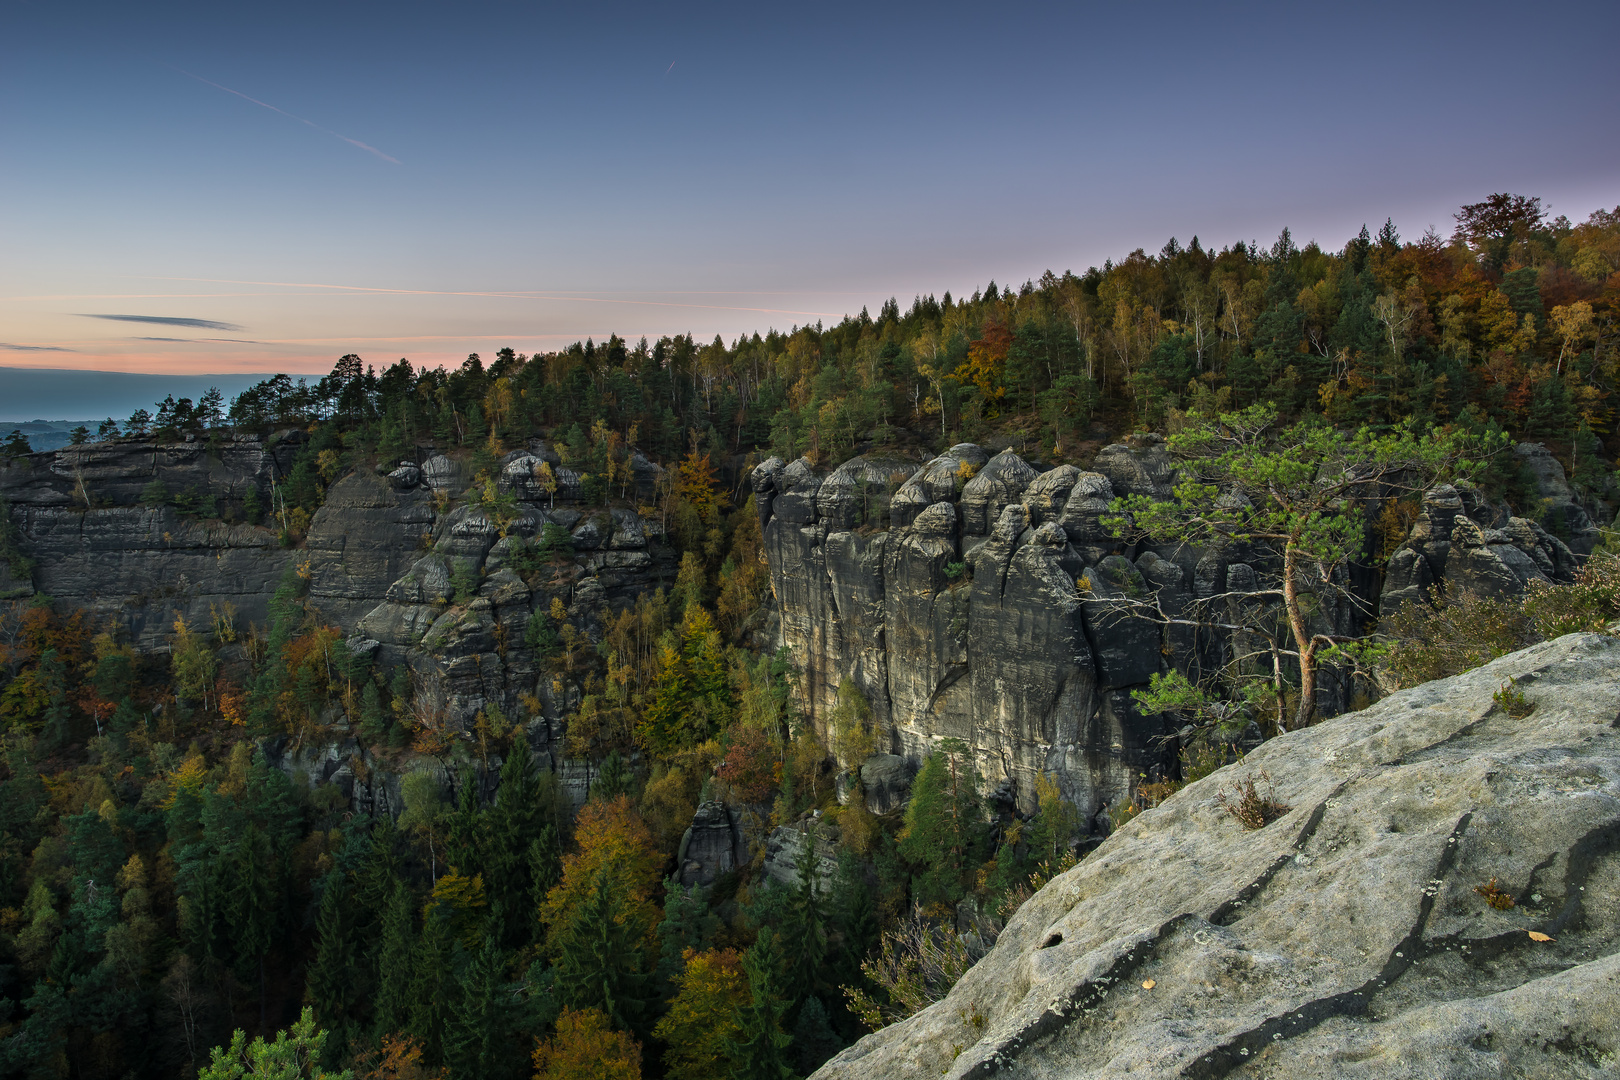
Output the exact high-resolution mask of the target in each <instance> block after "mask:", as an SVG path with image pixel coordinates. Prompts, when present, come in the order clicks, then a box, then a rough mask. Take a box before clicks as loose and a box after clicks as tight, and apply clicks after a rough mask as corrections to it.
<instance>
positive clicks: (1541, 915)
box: [815, 635, 1620, 1080]
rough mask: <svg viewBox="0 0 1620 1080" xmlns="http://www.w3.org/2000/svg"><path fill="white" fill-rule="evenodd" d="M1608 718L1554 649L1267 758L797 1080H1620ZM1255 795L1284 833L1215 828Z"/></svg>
mask: <svg viewBox="0 0 1620 1080" xmlns="http://www.w3.org/2000/svg"><path fill="white" fill-rule="evenodd" d="M1510 680H1513V681H1516V684H1517V687H1518V689H1519V691H1520V692H1522V694H1523V695H1524V697H1525V699H1526V700H1527V703H1528V705H1529V706H1531V707H1532V709H1533V711H1531V712H1530V713H1529V715H1528V716H1525V715H1523V712H1522V709H1520V708H1517V707H1515V708H1514V709H1513V713H1518V714H1519V715H1517V716H1515V715H1513V714H1512V713H1510V712H1508V711H1504V708H1503V706H1502V704H1501V703H1500V694H1499V691H1500V689H1501V687H1502V686H1504V685H1505V684H1508V683H1509V682H1510ZM1617 716H1620V641H1616V640H1615V639H1614V638H1611V637H1607V636H1599V635H1570V636H1568V637H1564V638H1560V639H1558V640H1556V641H1551V642H1546V643H1543V644H1541V645H1537V646H1534V647H1532V648H1530V649H1526V650H1524V651H1522V652H1519V653H1515V654H1512V655H1510V656H1506V657H1503V658H1501V659H1499V660H1497V661H1495V662H1493V663H1491V664H1489V665H1487V666H1485V667H1483V668H1480V669H1478V670H1476V671H1472V672H1468V673H1467V674H1464V675H1460V676H1457V677H1455V678H1451V679H1445V680H1442V681H1438V682H1434V683H1428V684H1425V685H1423V686H1419V687H1416V688H1414V689H1411V690H1406V691H1402V692H1400V693H1397V694H1394V695H1392V696H1391V697H1389V698H1386V699H1385V700H1383V701H1381V702H1379V703H1378V704H1377V705H1374V706H1372V707H1371V708H1368V709H1366V710H1364V711H1362V712H1358V713H1352V714H1347V715H1344V716H1340V717H1336V718H1334V719H1332V720H1328V721H1326V722H1324V723H1323V724H1321V725H1319V726H1317V727H1313V728H1308V729H1305V730H1302V731H1298V732H1293V733H1290V734H1287V735H1283V736H1281V737H1279V738H1276V739H1273V740H1271V741H1269V742H1267V743H1265V744H1264V745H1263V746H1262V747H1260V748H1259V749H1258V750H1256V751H1254V752H1253V753H1251V754H1250V755H1249V756H1248V758H1247V759H1246V760H1245V761H1244V762H1242V763H1241V764H1237V765H1232V766H1228V767H1227V768H1225V769H1222V770H1220V771H1219V772H1216V773H1215V774H1213V775H1211V776H1209V777H1207V778H1205V779H1203V780H1201V781H1199V782H1197V783H1195V784H1192V785H1190V786H1189V787H1187V788H1186V789H1184V790H1182V791H1181V792H1179V793H1178V794H1176V795H1175V796H1173V797H1172V798H1170V799H1169V800H1167V801H1166V802H1165V803H1164V804H1163V805H1161V806H1159V807H1158V808H1156V809H1153V810H1149V811H1147V812H1145V813H1143V814H1142V815H1140V816H1139V817H1137V818H1136V819H1134V820H1133V821H1131V822H1130V823H1129V824H1127V825H1126V826H1125V827H1124V828H1123V829H1121V830H1120V831H1119V832H1116V833H1115V834H1114V835H1113V836H1112V837H1111V838H1110V839H1109V840H1108V841H1106V842H1105V843H1104V844H1103V845H1102V846H1101V847H1100V848H1099V849H1097V851H1096V852H1095V853H1094V854H1093V855H1091V856H1090V857H1089V858H1087V859H1086V860H1085V861H1084V862H1082V863H1081V864H1080V865H1079V866H1078V867H1076V868H1075V869H1073V870H1071V871H1069V872H1068V873H1066V874H1063V875H1061V876H1059V877H1058V878H1056V879H1054V880H1053V881H1052V882H1050V883H1049V884H1048V885H1047V886H1046V887H1045V888H1043V889H1042V890H1041V891H1040V892H1038V893H1037V894H1036V895H1035V896H1034V897H1033V898H1031V899H1030V900H1029V901H1028V902H1026V903H1025V904H1024V905H1023V906H1022V907H1020V908H1019V909H1018V911H1017V912H1016V913H1015V914H1014V915H1013V917H1012V918H1011V919H1010V920H1009V922H1008V923H1007V925H1006V928H1005V929H1004V930H1003V931H1002V933H1001V935H1000V938H999V939H998V940H997V942H996V944H995V947H994V948H993V949H992V950H991V952H990V953H989V954H988V955H987V956H986V957H985V958H984V959H982V960H981V961H979V963H978V964H977V965H976V966H975V967H973V968H972V969H971V970H970V971H968V973H967V974H966V975H965V976H964V977H963V978H962V980H961V981H960V982H959V983H957V985H956V986H955V988H953V989H952V990H951V992H950V994H949V995H948V996H947V997H946V998H945V999H944V1000H943V1001H941V1002H939V1003H938V1004H936V1005H933V1006H932V1007H930V1008H928V1009H925V1010H923V1011H922V1012H920V1013H918V1014H917V1015H915V1016H913V1017H911V1018H910V1019H908V1020H906V1021H904V1022H902V1023H899V1024H896V1025H894V1026H892V1027H889V1028H885V1029H884V1030H882V1031H880V1032H878V1033H876V1034H873V1035H869V1036H867V1037H866V1038H864V1039H862V1040H861V1041H860V1042H858V1043H856V1044H855V1045H854V1046H853V1047H851V1048H849V1049H848V1050H845V1051H844V1052H843V1053H841V1054H839V1055H838V1056H837V1057H835V1058H834V1059H833V1060H832V1061H830V1062H828V1063H827V1064H826V1065H824V1066H823V1067H822V1068H821V1069H820V1070H819V1071H818V1072H816V1073H815V1080H845V1078H850V1080H854V1078H865V1077H871V1076H883V1077H893V1078H904V1077H919V1078H921V1077H939V1076H945V1077H948V1078H952V1080H967V1078H980V1077H992V1076H1008V1077H1045V1078H1050V1080H1082V1078H1102V1077H1115V1076H1132V1077H1142V1078H1144V1080H1153V1078H1166V1080H1168V1078H1172V1077H1175V1078H1217V1077H1253V1078H1257V1080H1258V1078H1279V1080H1280V1078H1283V1077H1287V1078H1291V1080H1293V1078H1324V1080H1326V1078H1332V1080H1359V1078H1366V1080H1374V1078H1377V1080H1403V1078H1411V1080H1419V1078H1424V1080H1427V1078H1434V1077H1442V1078H1448V1080H1473V1078H1485V1077H1498V1076H1534V1077H1543V1076H1544V1077H1555V1076H1556V1077H1587V1078H1594V1080H1595V1078H1597V1077H1612V1076H1614V1075H1616V1070H1617V1069H1620V1027H1617V1026H1616V1024H1615V1022H1614V1018H1615V1016H1616V1015H1620V720H1617V719H1616V717H1617ZM1249 781H1254V782H1255V783H1256V784H1257V785H1258V788H1259V793H1260V794H1261V795H1262V796H1269V797H1270V798H1271V799H1273V800H1274V801H1275V803H1276V804H1278V805H1279V806H1280V808H1281V812H1282V816H1281V817H1280V818H1278V819H1276V820H1274V821H1272V822H1271V823H1270V824H1267V825H1265V826H1264V827H1262V828H1258V829H1250V828H1246V827H1245V826H1244V825H1243V824H1242V823H1241V822H1240V821H1239V819H1238V818H1237V817H1236V816H1234V815H1233V814H1232V813H1229V812H1228V808H1227V806H1228V804H1229V803H1231V802H1232V801H1234V800H1236V799H1238V798H1240V786H1241V785H1243V784H1246V783H1247V782H1249Z"/></svg>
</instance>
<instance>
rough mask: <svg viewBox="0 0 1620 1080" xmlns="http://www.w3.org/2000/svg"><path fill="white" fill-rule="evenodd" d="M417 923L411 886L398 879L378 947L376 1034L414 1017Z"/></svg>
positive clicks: (388, 1031) (401, 1025) (392, 1030)
mask: <svg viewBox="0 0 1620 1080" xmlns="http://www.w3.org/2000/svg"><path fill="white" fill-rule="evenodd" d="M415 923H416V912H415V905H414V904H413V903H412V900H411V890H410V887H409V886H408V885H406V884H405V882H404V881H396V882H395V883H394V892H393V895H391V896H390V897H389V898H388V907H387V910H386V911H385V912H384V915H383V929H382V943H381V945H380V946H379V947H378V950H377V965H376V972H377V993H376V995H375V996H374V997H373V999H372V1034H373V1037H375V1038H378V1039H381V1038H382V1037H383V1036H384V1035H391V1034H394V1033H395V1032H398V1031H401V1030H402V1029H404V1028H405V1027H406V1025H407V1023H408V1022H409V1020H410V1006H411V996H410V995H411V989H412V982H413V980H412V978H411V971H412V962H413V958H414V957H413V954H414V952H415V944H416V926H415Z"/></svg>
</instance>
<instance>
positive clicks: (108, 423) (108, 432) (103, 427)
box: [96, 416, 118, 442]
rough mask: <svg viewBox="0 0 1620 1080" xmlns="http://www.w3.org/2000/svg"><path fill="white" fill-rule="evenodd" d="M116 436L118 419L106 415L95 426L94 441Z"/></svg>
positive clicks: (104, 440) (102, 440) (103, 440)
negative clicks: (105, 417)
mask: <svg viewBox="0 0 1620 1080" xmlns="http://www.w3.org/2000/svg"><path fill="white" fill-rule="evenodd" d="M116 438H118V421H116V420H114V419H113V418H112V417H110V416H109V417H107V419H105V420H103V421H102V422H101V424H100V426H98V427H97V428H96V442H106V441H107V440H108V439H116Z"/></svg>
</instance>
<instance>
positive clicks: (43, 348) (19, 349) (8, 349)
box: [0, 341, 74, 352]
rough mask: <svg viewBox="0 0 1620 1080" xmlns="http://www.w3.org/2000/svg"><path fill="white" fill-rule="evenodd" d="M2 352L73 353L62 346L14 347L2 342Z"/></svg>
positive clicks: (0, 344) (0, 343)
mask: <svg viewBox="0 0 1620 1080" xmlns="http://www.w3.org/2000/svg"><path fill="white" fill-rule="evenodd" d="M0 350H4V351H5V352H73V351H74V350H72V349H64V348H62V347H61V346H60V345H14V344H12V343H11V342H9V341H0Z"/></svg>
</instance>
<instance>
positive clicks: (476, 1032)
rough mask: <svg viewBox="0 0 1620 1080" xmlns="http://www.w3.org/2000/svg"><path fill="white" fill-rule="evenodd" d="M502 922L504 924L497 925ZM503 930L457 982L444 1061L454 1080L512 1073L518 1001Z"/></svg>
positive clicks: (494, 1079) (494, 932)
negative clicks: (511, 988)
mask: <svg viewBox="0 0 1620 1080" xmlns="http://www.w3.org/2000/svg"><path fill="white" fill-rule="evenodd" d="M497 921H498V920H497ZM499 932H500V931H499V927H498V926H495V927H492V928H491V931H490V933H488V934H486V935H485V936H484V944H483V947H482V948H480V949H479V950H478V952H477V953H476V954H474V955H473V956H472V957H471V959H470V960H469V961H468V963H467V966H466V967H465V968H464V969H463V970H462V973H461V977H460V978H459V979H458V980H457V994H456V1001H455V1005H454V1007H453V1008H452V1010H451V1017H450V1023H449V1024H448V1026H447V1028H446V1030H445V1036H444V1057H445V1061H446V1063H447V1064H448V1065H449V1066H450V1075H451V1076H452V1077H453V1078H454V1080H485V1078H488V1080H500V1078H501V1077H504V1076H507V1075H509V1074H510V1073H511V1071H512V1069H511V1066H512V1064H513V1063H514V1059H515V1058H516V1057H517V1055H515V1054H513V1053H511V1052H510V1051H511V1047H510V1045H509V1044H510V1043H511V1042H512V1014H513V1008H512V996H511V995H510V994H509V993H508V992H507V989H506V985H505V984H506V960H507V957H506V953H505V952H504V951H503V950H502V949H501V946H500V940H499Z"/></svg>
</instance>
